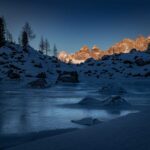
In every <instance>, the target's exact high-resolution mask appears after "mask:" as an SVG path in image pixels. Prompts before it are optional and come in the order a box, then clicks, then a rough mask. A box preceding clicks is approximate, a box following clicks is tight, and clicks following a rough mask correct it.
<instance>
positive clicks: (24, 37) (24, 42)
mask: <svg viewBox="0 0 150 150" xmlns="http://www.w3.org/2000/svg"><path fill="white" fill-rule="evenodd" d="M28 43H29V41H28V35H27V32H25V31H24V32H22V47H23V50H24V51H25V52H28Z"/></svg>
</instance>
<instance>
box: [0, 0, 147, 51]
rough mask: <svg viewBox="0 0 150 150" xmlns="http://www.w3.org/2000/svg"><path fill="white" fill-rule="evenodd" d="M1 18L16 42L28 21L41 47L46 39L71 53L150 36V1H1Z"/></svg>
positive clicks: (33, 44)
mask: <svg viewBox="0 0 150 150" xmlns="http://www.w3.org/2000/svg"><path fill="white" fill-rule="evenodd" d="M0 15H2V16H4V17H5V19H6V22H7V24H8V28H9V30H10V31H11V32H12V33H13V35H14V37H15V39H17V37H18V35H19V33H20V31H21V28H22V26H23V25H24V23H25V22H26V21H28V22H29V23H30V24H31V25H32V28H33V30H34V32H35V33H36V39H34V40H33V41H32V42H31V45H32V46H33V47H35V48H37V47H38V43H39V40H40V37H41V36H43V37H47V38H48V39H49V42H50V44H51V47H53V45H54V43H56V45H57V47H58V49H59V50H67V51H68V52H70V53H72V52H74V51H76V50H79V49H80V47H82V46H83V45H88V46H89V47H92V45H97V46H98V47H100V48H102V49H107V48H109V47H110V46H112V45H113V44H115V43H116V42H118V41H120V40H122V39H124V38H135V37H137V36H138V35H145V36H148V35H150V1H149V0H0Z"/></svg>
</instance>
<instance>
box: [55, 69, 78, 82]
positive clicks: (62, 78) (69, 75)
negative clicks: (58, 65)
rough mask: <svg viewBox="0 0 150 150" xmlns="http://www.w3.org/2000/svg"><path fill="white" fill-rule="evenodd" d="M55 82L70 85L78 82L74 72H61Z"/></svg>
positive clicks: (76, 74)
mask: <svg viewBox="0 0 150 150" xmlns="http://www.w3.org/2000/svg"><path fill="white" fill-rule="evenodd" d="M57 82H70V83H77V82H79V80H78V73H77V72H76V71H72V72H66V71H65V72H62V73H59V76H58V79H57Z"/></svg>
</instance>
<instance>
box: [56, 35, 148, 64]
mask: <svg viewBox="0 0 150 150" xmlns="http://www.w3.org/2000/svg"><path fill="white" fill-rule="evenodd" d="M149 43H150V37H147V38H145V37H144V36H140V37H138V38H136V39H135V40H131V39H128V38H126V39H124V40H122V41H121V42H119V43H116V44H115V45H113V46H112V47H110V48H109V49H108V50H105V51H103V50H101V49H100V48H98V47H97V46H93V48H92V49H91V50H90V49H89V47H88V46H83V47H82V48H81V49H80V50H79V51H77V52H75V53H74V54H68V53H67V52H65V51H62V52H60V53H59V55H58V59H60V60H61V61H64V62H66V63H69V62H70V63H74V64H80V63H82V62H84V61H86V60H87V59H88V58H93V59H95V60H99V59H101V58H102V57H103V56H105V55H112V54H120V53H129V52H130V51H131V50H132V49H136V50H138V51H145V50H146V49H147V47H148V45H149Z"/></svg>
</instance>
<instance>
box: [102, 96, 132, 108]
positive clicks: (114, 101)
mask: <svg viewBox="0 0 150 150" xmlns="http://www.w3.org/2000/svg"><path fill="white" fill-rule="evenodd" d="M102 105H103V106H130V104H129V103H128V102H127V101H126V100H125V99H124V98H122V97H121V96H118V95H114V96H110V97H108V98H106V99H105V100H103V101H102Z"/></svg>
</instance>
